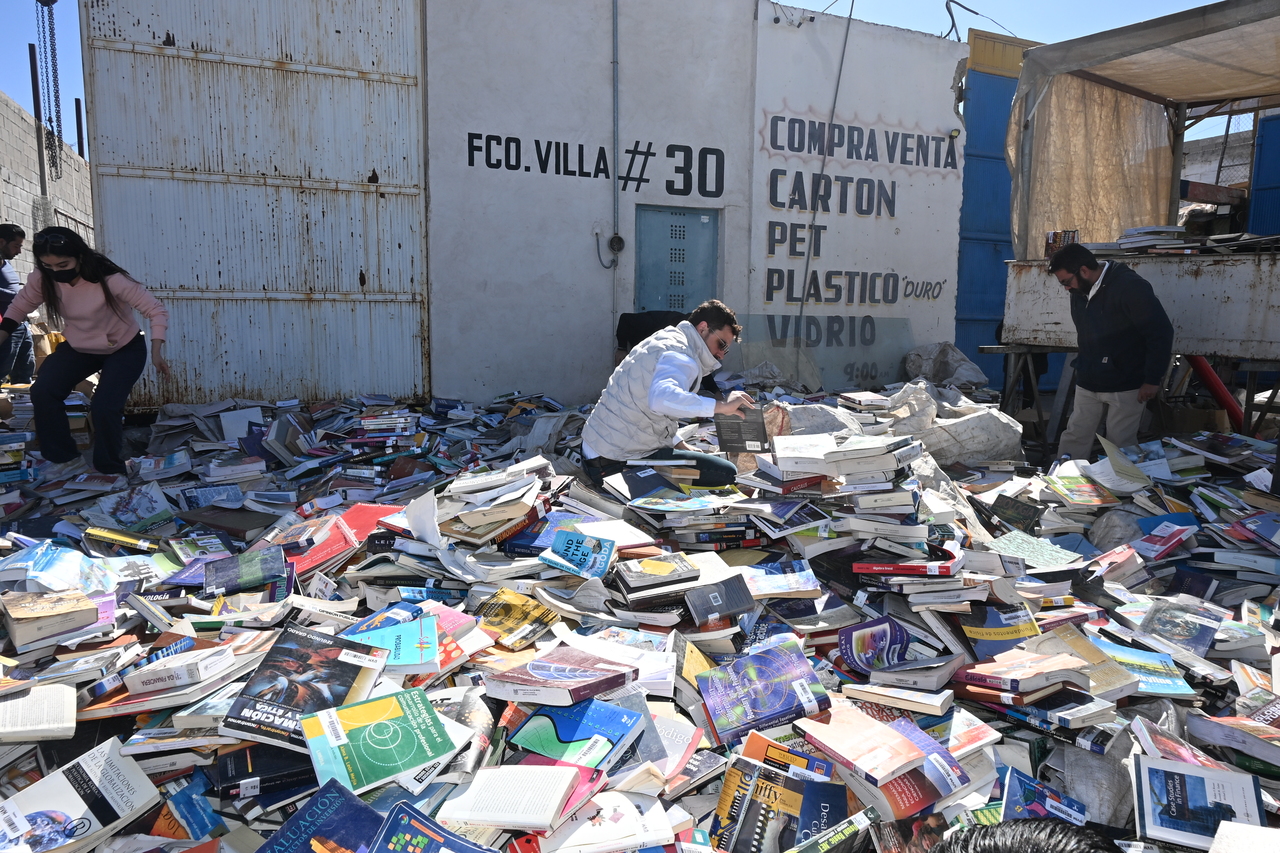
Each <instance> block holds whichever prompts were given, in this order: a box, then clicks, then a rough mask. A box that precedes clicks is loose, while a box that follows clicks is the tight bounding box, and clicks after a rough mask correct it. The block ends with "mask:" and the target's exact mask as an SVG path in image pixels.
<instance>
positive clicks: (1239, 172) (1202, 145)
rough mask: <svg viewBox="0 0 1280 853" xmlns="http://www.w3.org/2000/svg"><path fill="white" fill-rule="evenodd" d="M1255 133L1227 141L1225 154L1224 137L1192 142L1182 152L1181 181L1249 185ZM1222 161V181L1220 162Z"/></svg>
mask: <svg viewBox="0 0 1280 853" xmlns="http://www.w3.org/2000/svg"><path fill="white" fill-rule="evenodd" d="M1253 139H1254V134H1253V130H1252V129H1249V130H1240V131H1236V132H1235V133H1232V134H1231V136H1230V137H1228V138H1227V151H1226V155H1225V156H1223V153H1222V137H1221V136H1211V137H1207V138H1205V139H1192V140H1189V141H1188V142H1187V143H1186V145H1185V148H1184V149H1183V151H1184V153H1183V160H1182V179H1183V180H1185V181H1199V182H1200V183H1202V184H1217V183H1221V184H1222V185H1223V186H1241V185H1244V186H1247V185H1248V183H1249V180H1250V178H1251V177H1252V175H1251V171H1252V168H1253ZM1219 158H1221V161H1222V174H1221V179H1219V175H1218V161H1219Z"/></svg>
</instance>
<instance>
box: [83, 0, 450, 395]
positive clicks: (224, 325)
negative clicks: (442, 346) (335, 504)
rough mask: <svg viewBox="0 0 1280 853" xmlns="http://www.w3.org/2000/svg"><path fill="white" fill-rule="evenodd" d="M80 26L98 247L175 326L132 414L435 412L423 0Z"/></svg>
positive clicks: (97, 8) (167, 1)
mask: <svg viewBox="0 0 1280 853" xmlns="http://www.w3.org/2000/svg"><path fill="white" fill-rule="evenodd" d="M80 10H81V33H82V38H83V40H84V56H85V78H86V99H87V104H88V111H89V121H88V124H89V130H90V134H91V136H90V141H89V145H90V163H91V165H92V170H93V190H94V215H95V221H96V224H97V231H98V233H97V240H98V246H99V248H100V249H102V250H103V251H105V252H106V253H107V254H109V255H110V256H111V257H112V258H113V259H114V260H116V261H117V262H118V263H120V264H121V265H122V266H124V267H126V268H128V269H129V270H130V271H131V272H133V273H134V275H135V276H136V277H137V278H139V279H141V280H142V281H144V282H145V283H146V284H147V285H148V286H149V287H150V288H151V289H152V290H153V291H154V292H155V293H156V295H157V296H159V297H160V298H161V299H162V300H164V302H165V303H166V304H167V305H168V307H169V311H170V313H171V316H172V322H171V327H170V342H169V352H170V360H171V361H172V362H173V364H174V367H175V369H176V377H175V379H174V381H173V382H172V383H171V384H169V385H166V386H165V387H163V388H162V387H160V386H159V385H158V382H157V380H156V377H155V374H154V372H153V371H148V372H147V374H145V376H144V381H143V383H142V384H141V385H140V386H139V388H138V389H136V390H135V392H134V395H133V399H132V401H131V403H132V405H137V406H147V405H156V404H158V403H161V402H165V401H168V400H187V401H201V400H209V399H217V398H221V397H226V396H233V395H234V396H246V397H254V398H265V399H284V398H289V397H301V398H303V399H323V398H326V397H332V396H338V395H347V394H351V393H354V392H359V391H371V392H382V393H387V394H394V395H397V396H410V395H416V394H422V393H425V391H426V389H427V340H426V305H425V292H426V287H425V266H426V264H425V245H426V241H425V227H426V222H425V216H426V201H425V186H426V182H425V159H426V158H425V151H424V142H423V136H424V99H425V91H424V82H423V81H424V75H423V70H422V69H423V37H422V20H423V18H422V10H421V8H420V3H419V0H315V2H309V3H303V4H299V3H294V2H286V0H256V2H243V0H230V2H223V3H215V4H199V3H190V2H185V0H94V2H92V3H82V4H80Z"/></svg>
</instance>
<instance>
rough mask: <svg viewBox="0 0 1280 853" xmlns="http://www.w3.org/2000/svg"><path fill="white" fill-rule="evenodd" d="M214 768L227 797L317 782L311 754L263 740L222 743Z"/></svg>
mask: <svg viewBox="0 0 1280 853" xmlns="http://www.w3.org/2000/svg"><path fill="white" fill-rule="evenodd" d="M212 770H213V778H214V780H215V784H216V788H217V791H218V796H219V797H221V798H222V799H224V800H227V799H243V798H245V797H256V796H258V795H259V794H273V793H279V792H281V791H288V790H291V789H293V788H297V787H308V788H315V786H316V773H315V768H314V766H313V765H312V763H311V758H310V756H308V755H305V754H301V753H298V752H295V751H293V750H289V749H283V748H281V747H278V746H270V745H268V744H264V743H249V742H247V741H240V742H239V743H235V744H231V745H229V746H223V747H219V749H218V756H217V763H216V764H215V766H214V767H213V768H212Z"/></svg>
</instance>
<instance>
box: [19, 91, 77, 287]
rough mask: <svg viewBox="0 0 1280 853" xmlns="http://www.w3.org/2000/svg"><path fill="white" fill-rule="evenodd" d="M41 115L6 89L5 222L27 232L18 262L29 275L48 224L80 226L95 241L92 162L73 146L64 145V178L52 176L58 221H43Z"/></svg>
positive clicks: (50, 179)
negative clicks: (34, 243) (35, 242)
mask: <svg viewBox="0 0 1280 853" xmlns="http://www.w3.org/2000/svg"><path fill="white" fill-rule="evenodd" d="M35 121H36V120H35V118H34V117H33V116H32V115H31V113H29V112H27V111H26V110H24V109H23V108H22V107H20V106H18V104H17V102H16V101H14V100H13V99H12V98H10V97H9V96H8V95H6V94H4V93H3V92H0V222H12V223H13V224H14V225H21V226H22V228H23V230H25V231H26V232H27V242H26V243H25V244H24V245H23V247H22V254H21V255H19V256H18V257H16V258H14V259H13V266H14V269H16V270H17V271H18V273H19V275H21V276H22V278H23V280H24V281H25V280H26V276H27V273H29V272H31V270H32V268H33V266H34V265H33V263H32V260H31V238H32V237H33V236H34V235H35V232H36V231H38V230H39V229H41V228H43V227H44V226H46V225H64V226H66V227H68V228H74V229H75V230H76V231H78V232H79V233H80V234H81V235H83V236H84V238H85V239H86V240H88V241H89V242H90V243H92V242H93V205H92V202H91V199H90V194H89V164H88V163H86V162H85V161H84V160H82V159H80V157H79V156H78V155H77V154H76V153H75V151H74V150H73V149H72V148H70V147H68V146H67V145H65V144H64V145H63V146H62V177H61V178H60V179H59V180H56V181H55V180H54V179H53V176H52V175H49V176H48V177H47V181H48V188H49V197H50V199H51V200H52V201H53V220H52V221H48V222H46V221H43V220H41V219H40V218H39V217H40V214H39V213H38V209H37V204H36V202H37V200H38V199H39V198H40V163H39V160H37V158H36V131H35Z"/></svg>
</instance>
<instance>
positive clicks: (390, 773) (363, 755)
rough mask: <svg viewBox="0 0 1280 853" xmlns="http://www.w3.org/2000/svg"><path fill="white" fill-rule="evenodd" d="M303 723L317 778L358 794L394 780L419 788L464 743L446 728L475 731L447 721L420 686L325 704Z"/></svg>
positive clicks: (467, 735) (466, 731) (414, 789)
mask: <svg viewBox="0 0 1280 853" xmlns="http://www.w3.org/2000/svg"><path fill="white" fill-rule="evenodd" d="M301 725H302V736H303V737H304V738H306V741H307V749H308V751H309V752H310V753H311V763H312V765H313V766H314V767H315V771H316V778H317V779H318V780H319V781H320V782H321V783H324V782H327V781H328V780H330V779H336V780H338V781H339V782H341V783H342V784H343V786H345V787H346V788H348V789H350V790H351V791H352V792H354V793H356V794H360V793H363V792H365V791H367V790H369V789H370V788H374V787H377V786H378V785H381V784H384V783H386V782H389V781H391V780H393V779H395V780H396V781H398V782H400V784H401V785H402V786H403V787H405V788H408V789H409V790H411V791H420V790H421V789H422V788H423V787H425V786H426V784H427V783H428V782H430V781H431V779H432V778H433V777H434V776H435V775H436V773H438V772H439V771H440V770H442V769H443V768H444V766H445V765H446V764H447V763H448V762H449V760H450V759H451V758H452V757H453V756H454V754H455V753H456V752H457V751H458V749H459V748H460V747H461V746H462V744H461V743H458V742H455V741H454V740H453V738H452V737H451V736H450V733H449V729H448V728H447V726H450V725H451V726H453V727H454V729H455V730H459V729H460V730H461V731H462V732H465V735H464V737H466V738H467V739H470V736H471V734H472V732H471V731H470V729H467V728H466V727H465V726H462V725H461V724H459V723H454V722H453V721H452V720H450V721H448V723H446V722H445V721H444V720H443V719H442V718H441V717H440V716H439V715H437V714H436V711H435V709H434V708H433V707H432V706H431V702H430V701H429V700H428V699H427V696H426V694H425V693H423V692H422V691H421V690H403V691H400V692H399V693H392V694H391V695H390V696H380V697H378V698H376V699H366V700H365V701H363V702H352V703H348V704H346V705H343V706H342V707H340V708H324V709H322V710H320V711H317V712H316V713H314V714H305V715H303V717H302V720H301Z"/></svg>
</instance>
